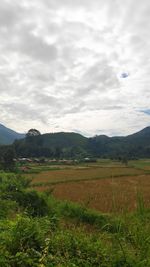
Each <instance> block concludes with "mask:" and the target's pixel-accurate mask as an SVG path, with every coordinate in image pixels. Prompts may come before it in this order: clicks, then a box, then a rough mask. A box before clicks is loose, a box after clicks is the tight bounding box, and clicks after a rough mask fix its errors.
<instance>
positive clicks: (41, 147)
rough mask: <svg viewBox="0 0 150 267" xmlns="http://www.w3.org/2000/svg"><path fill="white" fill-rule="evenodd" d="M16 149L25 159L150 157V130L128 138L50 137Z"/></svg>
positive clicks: (16, 145) (20, 144) (28, 141)
mask: <svg viewBox="0 0 150 267" xmlns="http://www.w3.org/2000/svg"><path fill="white" fill-rule="evenodd" d="M13 146H14V148H15V151H16V154H17V156H22V157H42V156H45V157H52V158H53V157H56V158H78V157H80V158H82V157H112V158H118V157H124V156H126V157H129V158H140V157H150V127H147V128H145V129H143V130H142V131H140V132H137V133H135V134H132V135H129V136H126V137H108V136H105V135H100V136H95V137H92V138H86V137H84V136H82V135H80V134H77V133H64V132H60V133H50V134H43V135H38V136H32V137H30V138H25V139H22V140H18V141H15V142H14V145H13Z"/></svg>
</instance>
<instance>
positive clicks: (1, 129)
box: [0, 124, 25, 145]
mask: <svg viewBox="0 0 150 267" xmlns="http://www.w3.org/2000/svg"><path fill="white" fill-rule="evenodd" d="M24 137H25V135H24V134H20V133H17V132H15V131H13V130H11V129H9V128H7V127H5V126H4V125H2V124H0V144H1V145H9V144H12V143H13V142H14V140H16V139H21V138H24Z"/></svg>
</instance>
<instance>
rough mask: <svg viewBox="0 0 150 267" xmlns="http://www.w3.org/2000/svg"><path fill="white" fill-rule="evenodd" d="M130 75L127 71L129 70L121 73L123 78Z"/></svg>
mask: <svg viewBox="0 0 150 267" xmlns="http://www.w3.org/2000/svg"><path fill="white" fill-rule="evenodd" d="M128 76H129V73H127V72H123V73H121V76H120V77H121V78H123V79H125V78H127V77H128Z"/></svg>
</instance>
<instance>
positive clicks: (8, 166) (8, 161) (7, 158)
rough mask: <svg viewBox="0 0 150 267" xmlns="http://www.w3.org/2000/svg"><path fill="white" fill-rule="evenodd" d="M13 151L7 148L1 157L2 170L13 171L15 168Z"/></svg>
mask: <svg viewBox="0 0 150 267" xmlns="http://www.w3.org/2000/svg"><path fill="white" fill-rule="evenodd" d="M14 158H15V151H14V149H13V148H9V149H8V150H7V151H6V152H5V153H4V155H3V162H2V165H3V168H4V170H9V171H13V170H14V168H15V161H14Z"/></svg>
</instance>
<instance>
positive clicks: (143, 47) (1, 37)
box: [0, 0, 150, 136]
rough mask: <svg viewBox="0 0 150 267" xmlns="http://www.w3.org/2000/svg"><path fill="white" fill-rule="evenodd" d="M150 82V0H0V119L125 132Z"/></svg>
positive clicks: (21, 126) (13, 124)
mask: <svg viewBox="0 0 150 267" xmlns="http://www.w3.org/2000/svg"><path fill="white" fill-rule="evenodd" d="M149 87H150V1H149V0H143V1H141V0H126V1H121V0H113V1H112V0H32V1H31V0H13V1H12V0H1V3H0V123H2V124H4V125H6V126H7V127H10V128H12V129H14V130H16V131H19V132H26V131H27V130H28V129H30V128H37V129H39V130H40V131H41V132H42V133H44V132H56V131H57V132H58V131H76V132H80V133H82V134H84V135H87V136H89V135H95V134H108V135H110V136H112V135H126V134H130V133H132V132H135V131H137V130H140V129H142V128H144V127H145V126H149V125H150V88H149Z"/></svg>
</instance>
